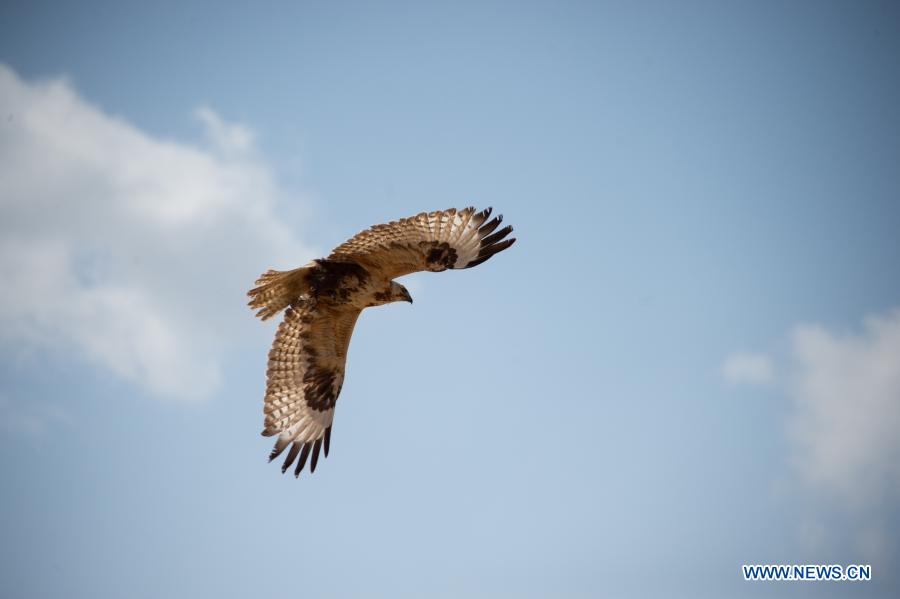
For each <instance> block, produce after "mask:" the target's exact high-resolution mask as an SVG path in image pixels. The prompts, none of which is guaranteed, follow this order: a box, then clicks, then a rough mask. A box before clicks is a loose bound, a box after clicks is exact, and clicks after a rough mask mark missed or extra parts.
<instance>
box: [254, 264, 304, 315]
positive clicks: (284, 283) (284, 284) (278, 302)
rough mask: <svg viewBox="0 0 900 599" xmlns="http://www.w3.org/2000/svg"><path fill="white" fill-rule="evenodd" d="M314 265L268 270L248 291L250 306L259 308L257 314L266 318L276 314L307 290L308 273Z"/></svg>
mask: <svg viewBox="0 0 900 599" xmlns="http://www.w3.org/2000/svg"><path fill="white" fill-rule="evenodd" d="M311 271H312V267H310V266H303V267H300V268H295V269H294V270H286V271H281V270H267V271H266V272H265V273H263V274H262V275H260V277H259V278H258V279H257V280H256V287H254V288H253V289H251V290H250V291H248V292H247V295H248V296H250V301H249V302H248V304H247V305H248V306H250V307H251V308H259V311H258V312H257V313H256V315H257V316H259V317H260V318H262V319H263V320H266V319H267V318H271V317H272V316H275V315H276V314H278V313H279V312H281V311H282V310H284V309H285V308H287V307H288V306H290V305H291V302H293V301H295V300H296V299H298V298H299V297H300V296H301V295H303V294H304V293H306V292H307V290H308V288H309V282H308V275H309V273H310V272H311Z"/></svg>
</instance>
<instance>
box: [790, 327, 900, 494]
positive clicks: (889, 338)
mask: <svg viewBox="0 0 900 599" xmlns="http://www.w3.org/2000/svg"><path fill="white" fill-rule="evenodd" d="M791 342H792V348H793V355H794V360H795V371H794V376H793V382H792V386H791V389H790V392H791V396H792V397H793V399H794V405H795V408H796V409H795V413H794V417H793V421H792V423H791V429H790V430H791V436H792V439H793V441H794V442H795V446H796V455H795V463H796V465H797V467H798V468H799V470H800V472H801V473H802V476H803V478H804V479H805V480H806V481H808V482H809V483H812V484H814V485H821V486H824V487H825V488H828V489H831V490H832V491H834V492H836V493H838V494H839V495H840V496H842V497H844V498H845V499H848V500H850V501H851V503H852V504H854V505H859V506H865V505H871V504H878V503H883V502H885V501H890V500H896V499H897V498H900V310H895V311H894V312H893V313H891V314H888V315H887V316H883V317H875V316H871V317H869V318H866V319H865V323H864V329H863V331H862V332H861V333H860V334H848V335H843V336H840V335H836V334H833V333H831V332H829V331H827V330H825V329H824V328H823V327H821V326H818V325H804V326H799V327H796V328H795V329H794V331H793V333H792V335H791Z"/></svg>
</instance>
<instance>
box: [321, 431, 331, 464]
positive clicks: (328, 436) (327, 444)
mask: <svg viewBox="0 0 900 599" xmlns="http://www.w3.org/2000/svg"><path fill="white" fill-rule="evenodd" d="M330 446H331V427H330V426H329V427H328V428H326V429H325V445H324V446H323V447H322V449H324V450H325V457H326V458H327V457H328V448H329V447H330Z"/></svg>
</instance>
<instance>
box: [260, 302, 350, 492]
mask: <svg viewBox="0 0 900 599" xmlns="http://www.w3.org/2000/svg"><path fill="white" fill-rule="evenodd" d="M359 313H360V310H358V309H356V308H353V307H352V306H347V305H345V306H334V305H330V304H325V303H319V304H318V305H317V306H313V305H310V304H301V305H298V306H294V307H291V308H289V309H288V310H287V312H286V313H285V315H284V320H283V321H282V323H281V324H280V325H279V326H278V331H277V333H276V334H275V342H274V343H273V344H272V350H271V351H270V352H269V368H268V371H267V373H266V376H267V379H268V380H267V383H266V398H265V404H264V407H263V411H264V412H265V429H264V430H263V433H262V434H263V435H265V436H267V437H269V436H273V435H278V439H277V440H276V442H275V448H274V449H273V450H272V454H271V455H270V456H269V461H270V462H271V461H272V460H274V459H275V458H277V457H278V456H279V455H280V454H281V453H282V452H283V451H284V450H285V449H286V448H287V447H288V446H290V449H289V450H288V453H287V457H286V458H285V460H284V465H283V466H282V467H281V471H282V472H286V471H287V469H288V468H290V467H291V464H292V463H293V462H294V460H295V459H297V458H298V456H299V459H297V467H296V468H295V469H294V476H299V475H300V471H301V470H303V467H304V465H305V464H306V461H307V459H310V466H309V469H310V472H315V470H316V463H317V462H318V460H319V451H320V450H321V449H322V448H324V449H325V456H326V457H327V456H328V448H329V444H330V442H331V422H332V420H333V418H334V404H335V402H336V401H337V398H338V394H339V393H340V392H341V385H343V382H344V364H345V362H346V360H347V346H348V345H349V344H350V335H351V334H352V333H353V327H354V325H355V324H356V319H357V318H358V317H359Z"/></svg>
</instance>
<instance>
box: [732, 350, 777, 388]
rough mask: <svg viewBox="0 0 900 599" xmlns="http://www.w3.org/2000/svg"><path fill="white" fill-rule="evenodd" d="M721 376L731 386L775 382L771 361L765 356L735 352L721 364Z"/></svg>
mask: <svg viewBox="0 0 900 599" xmlns="http://www.w3.org/2000/svg"><path fill="white" fill-rule="evenodd" d="M722 376H723V377H724V378H725V380H726V381H728V382H729V383H731V384H733V385H737V384H740V383H749V384H753V385H767V384H770V383H772V382H773V381H774V380H775V368H774V366H773V365H772V359H771V358H770V357H769V356H767V355H765V354H756V353H752V352H736V353H733V354H731V355H730V356H728V357H727V358H726V359H725V362H723V364H722Z"/></svg>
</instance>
